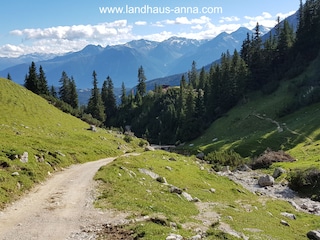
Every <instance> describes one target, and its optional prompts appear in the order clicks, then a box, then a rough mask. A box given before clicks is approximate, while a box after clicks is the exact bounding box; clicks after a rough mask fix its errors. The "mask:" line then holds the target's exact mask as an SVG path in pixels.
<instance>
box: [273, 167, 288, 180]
mask: <svg viewBox="0 0 320 240" xmlns="http://www.w3.org/2000/svg"><path fill="white" fill-rule="evenodd" d="M285 172H286V170H284V169H283V168H281V167H277V168H276V169H275V170H274V172H273V174H272V177H274V178H278V177H280V176H281V175H282V174H284V173H285Z"/></svg>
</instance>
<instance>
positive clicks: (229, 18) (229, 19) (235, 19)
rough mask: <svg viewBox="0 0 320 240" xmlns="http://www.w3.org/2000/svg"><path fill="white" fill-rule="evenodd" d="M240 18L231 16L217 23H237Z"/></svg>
mask: <svg viewBox="0 0 320 240" xmlns="http://www.w3.org/2000/svg"><path fill="white" fill-rule="evenodd" d="M239 21H240V18H239V17H236V16H231V17H222V18H221V19H220V21H219V23H224V22H239Z"/></svg>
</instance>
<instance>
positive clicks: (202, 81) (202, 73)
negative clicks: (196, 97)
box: [198, 67, 207, 90]
mask: <svg viewBox="0 0 320 240" xmlns="http://www.w3.org/2000/svg"><path fill="white" fill-rule="evenodd" d="M206 84H207V74H206V71H205V69H204V67H202V68H201V71H200V74H199V86H198V89H202V90H204V89H205V86H206Z"/></svg>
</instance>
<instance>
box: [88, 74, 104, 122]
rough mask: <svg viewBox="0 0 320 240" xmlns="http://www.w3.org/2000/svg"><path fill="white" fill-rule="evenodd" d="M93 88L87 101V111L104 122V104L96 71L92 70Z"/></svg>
mask: <svg viewBox="0 0 320 240" xmlns="http://www.w3.org/2000/svg"><path fill="white" fill-rule="evenodd" d="M92 77H93V88H92V90H91V97H90V99H89V102H88V107H87V113H89V114H91V115H92V117H94V118H95V119H97V120H99V121H101V122H104V121H105V119H106V117H105V113H104V106H103V102H102V99H101V95H100V92H99V89H98V80H97V73H96V72H95V71H93V73H92Z"/></svg>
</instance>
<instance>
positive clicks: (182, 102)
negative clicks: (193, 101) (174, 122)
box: [177, 75, 187, 121]
mask: <svg viewBox="0 0 320 240" xmlns="http://www.w3.org/2000/svg"><path fill="white" fill-rule="evenodd" d="M186 85H187V83H186V78H185V76H184V75H182V77H181V80H180V88H179V98H178V104H177V112H178V118H179V121H182V119H184V117H185V108H186V94H185V92H186Z"/></svg>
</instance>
